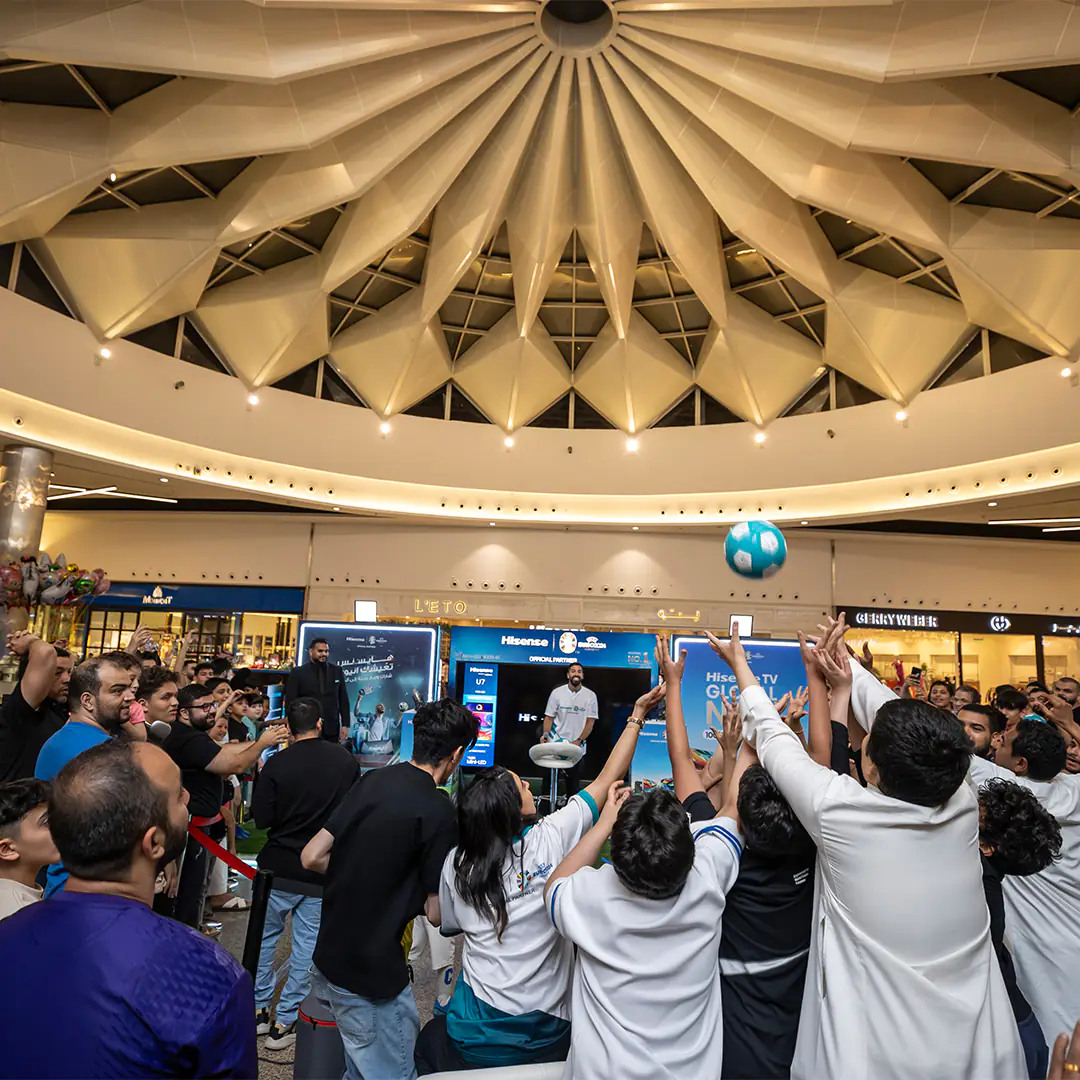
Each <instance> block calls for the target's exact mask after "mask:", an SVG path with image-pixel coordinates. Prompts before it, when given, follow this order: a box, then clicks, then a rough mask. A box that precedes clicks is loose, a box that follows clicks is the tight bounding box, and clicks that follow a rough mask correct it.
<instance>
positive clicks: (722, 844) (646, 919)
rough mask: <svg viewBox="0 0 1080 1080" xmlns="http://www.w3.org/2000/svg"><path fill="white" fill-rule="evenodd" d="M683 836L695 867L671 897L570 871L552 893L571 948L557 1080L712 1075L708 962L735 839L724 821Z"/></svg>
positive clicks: (717, 1013)
mask: <svg viewBox="0 0 1080 1080" xmlns="http://www.w3.org/2000/svg"><path fill="white" fill-rule="evenodd" d="M690 828H691V831H692V832H693V834H694V848H695V854H694V865H693V867H692V868H691V870H690V875H689V877H688V878H687V879H686V884H685V885H684V886H683V888H682V891H681V892H680V893H679V894H678V896H673V897H670V898H668V899H667V900H650V899H647V898H645V897H642V896H637V895H636V894H635V893H632V892H630V890H629V889H627V888H626V886H625V885H623V884H622V882H621V881H619V879H618V877H617V875H616V874H615V869H614V867H612V866H610V865H608V866H603V867H601V868H600V869H599V870H596V869H593V868H592V867H586V868H585V869H583V870H578V871H577V872H576V873H574V874H571V875H570V877H568V878H566V879H564V880H562V881H559V882H557V883H556V884H555V886H554V888H553V889H552V891H551V894H550V896H549V897H548V906H549V909H550V912H551V919H552V922H553V923H554V924H555V927H556V929H557V930H558V931H559V932H560V933H561V934H562V935H563V936H564V937H566V938H567V939H568V940H570V941H572V942H573V943H574V944H575V945H577V947H578V957H577V966H576V967H575V969H574V982H573V995H572V1016H573V1027H572V1028H571V1039H572V1044H571V1048H570V1056H569V1058H568V1059H567V1062H566V1070H565V1071H564V1073H563V1078H564V1080H612V1078H613V1077H618V1078H619V1080H704V1078H709V1077H717V1076H719V1075H720V1063H721V1061H722V1060H723V1049H724V1029H723V1016H722V1011H721V1007H720V967H719V965H718V964H717V961H716V957H717V955H718V952H719V948H720V929H721V916H722V915H723V913H724V903H725V898H726V896H727V892H728V890H729V889H730V888H731V886H732V885H733V884H734V883H735V878H736V877H737V876H738V873H739V858H740V856H741V854H742V839H741V837H740V834H739V827H738V824H737V823H736V822H735V821H733V820H732V819H731V818H714V819H713V820H711V821H706V822H701V823H699V824H695V825H691V826H690Z"/></svg>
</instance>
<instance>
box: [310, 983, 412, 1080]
mask: <svg viewBox="0 0 1080 1080" xmlns="http://www.w3.org/2000/svg"><path fill="white" fill-rule="evenodd" d="M311 974H312V976H313V987H314V990H315V996H316V997H317V998H318V999H319V1000H320V1001H325V1002H326V1003H327V1004H328V1005H329V1006H330V1011H331V1012H332V1013H333V1014H334V1022H335V1023H336V1024H337V1027H338V1034H339V1035H340V1036H341V1043H342V1046H343V1047H344V1049H345V1074H344V1076H343V1077H342V1080H415V1077H416V1065H415V1063H414V1062H413V1052H414V1050H415V1048H416V1036H417V1035H418V1034H419V1033H420V1014H419V1013H418V1012H417V1011H416V1000H415V999H414V998H413V994H412V987H410V986H406V987H405V989H404V990H402V991H401V993H400V994H398V996H397V997H395V998H387V999H386V1000H384V1001H373V1000H371V999H370V998H365V997H361V996H360V995H359V994H354V993H352V992H351V991H349V990H344V989H342V988H341V987H340V986H335V985H334V984H333V983H332V982H330V980H329V979H327V978H326V976H325V975H323V974H322V972H321V971H319V969H318V968H316V967H313V968H312V969H311Z"/></svg>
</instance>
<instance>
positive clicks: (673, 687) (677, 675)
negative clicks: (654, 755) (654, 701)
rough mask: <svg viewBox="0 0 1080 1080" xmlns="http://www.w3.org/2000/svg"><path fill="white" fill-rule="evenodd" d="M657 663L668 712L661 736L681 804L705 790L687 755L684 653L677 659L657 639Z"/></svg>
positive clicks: (690, 757) (691, 758)
mask: <svg viewBox="0 0 1080 1080" xmlns="http://www.w3.org/2000/svg"><path fill="white" fill-rule="evenodd" d="M656 664H657V667H659V669H660V674H661V676H662V677H663V679H664V685H665V686H666V687H667V710H666V715H665V720H664V728H665V730H664V734H665V735H666V736H667V751H668V758H669V759H670V760H671V778H672V780H673V781H674V783H675V797H676V798H677V799H678V800H679V802H682V801H683V800H684V799H686V798H688V797H689V796H691V795H693V793H694V792H695V791H704V790H705V785H704V784H703V783H702V780H701V775H700V773H698V771H697V769H696V768H695V767H694V757H693V754H691V752H690V739H689V737H688V736H687V734H686V721H685V720H684V719H683V709H682V675H683V668H684V667H685V666H686V652H685V650H684V651H683V652H681V653H680V654H679V656H678V658H675V657H673V656H672V655H671V649H670V646H669V644H668V641H667V638H665V637H664V636H663V635H662V634H657V636H656Z"/></svg>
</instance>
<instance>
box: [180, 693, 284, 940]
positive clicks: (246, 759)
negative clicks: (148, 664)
mask: <svg viewBox="0 0 1080 1080" xmlns="http://www.w3.org/2000/svg"><path fill="white" fill-rule="evenodd" d="M216 712H217V706H216V704H215V702H214V697H213V694H212V693H211V691H210V690H208V689H207V688H206V687H205V686H200V685H199V684H198V683H191V684H190V685H188V686H185V687H184V688H183V690H181V691H180V692H179V694H178V695H177V710H176V722H175V723H174V724H173V726H172V731H171V733H170V734H169V737H168V738H167V739H166V740H165V742H164V744H163V749H164V750H165V752H166V753H167V754H168V755H169V757H171V758H172V759H173V761H175V762H176V764H177V765H179V766H180V770H181V773H182V775H183V779H184V787H185V788H187V791H188V794H189V796H190V801H189V805H188V808H189V810H190V813H191V823H192V824H193V825H195V826H197V827H198V828H200V829H202V830H203V831H204V832H205V833H206V835H207V836H209V837H210V838H211V839H212V840H217V841H218V842H219V843H220V841H221V840H223V839H224V838H225V835H226V832H227V826H226V825H225V822H224V820H223V818H222V816H221V800H222V787H221V779H222V777H225V776H229V775H230V774H231V773H235V774H240V773H244V772H246V771H247V770H248V769H249V768H250V767H251V766H252V765H253V764H254V762H255V761H256V759H257V758H258V756H259V755H260V754H261V753H262V752H263V751H264V750H266V749H267V748H268V747H271V746H273V745H274V744H275V743H281V742H284V741H285V740H286V739H288V737H289V729H288V728H287V727H285V725H284V724H275V725H273V726H272V727H268V728H267V729H266V730H265V731H264V732H263V733H262V735H261V736H259V738H258V739H255V740H254V741H252V742H245V743H226V744H225V745H224V746H218V744H217V743H216V742H214V740H213V739H212V738H210V736H209V734H208V731H209V730H210V728H211V727H213V725H214V721H215V720H216V719H217V716H216ZM208 856H209V853H208V852H207V850H206V848H204V847H203V846H202V844H200V843H198V842H197V841H196V840H194V839H191V840H189V842H188V845H187V851H186V853H185V855H184V863H183V866H182V867H181V870H180V886H179V889H178V891H177V894H176V910H175V912H174V914H175V917H176V918H177V919H179V920H180V922H182V923H187V925H188V926H199V925H201V923H202V914H203V904H204V903H205V900H206V886H207V878H208V876H209V872H210V860H209V857H208Z"/></svg>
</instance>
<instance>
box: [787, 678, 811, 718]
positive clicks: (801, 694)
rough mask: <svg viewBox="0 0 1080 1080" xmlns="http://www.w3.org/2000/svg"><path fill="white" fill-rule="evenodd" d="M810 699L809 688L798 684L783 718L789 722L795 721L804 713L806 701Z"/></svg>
mask: <svg viewBox="0 0 1080 1080" xmlns="http://www.w3.org/2000/svg"><path fill="white" fill-rule="evenodd" d="M809 700H810V690H809V688H808V687H806V686H800V687H799V689H798V690H796V691H795V693H794V694H792V695H791V704H790V706H789V707H788V711H787V715H786V716H785V717H784V719H785V720H786V721H787V722H788V723H789V724H792V723H797V722H798V721H800V720H801V719H802V718H803V717H804V716H805V715H806V703H807V702H808V701H809Z"/></svg>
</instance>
